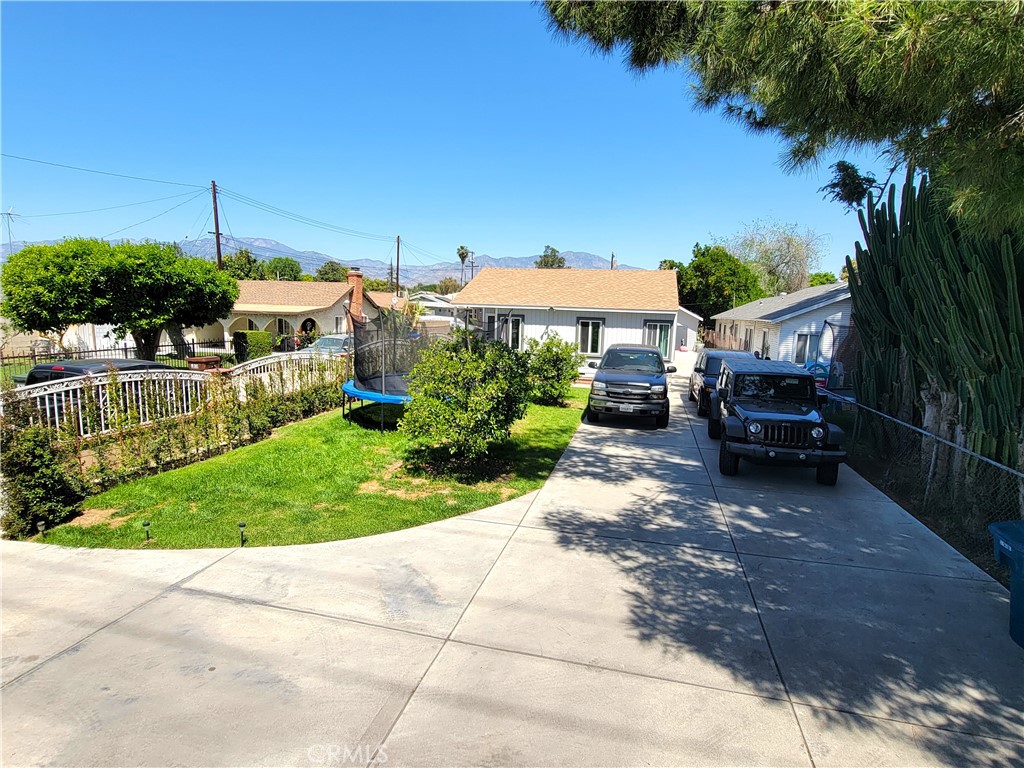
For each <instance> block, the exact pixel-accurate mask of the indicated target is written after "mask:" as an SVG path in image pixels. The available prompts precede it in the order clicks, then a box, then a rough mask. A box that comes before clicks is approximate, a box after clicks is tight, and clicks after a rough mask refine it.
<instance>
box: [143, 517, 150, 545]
mask: <svg viewBox="0 0 1024 768" xmlns="http://www.w3.org/2000/svg"><path fill="white" fill-rule="evenodd" d="M142 530H144V531H145V532H146V541H149V520H143V521H142Z"/></svg>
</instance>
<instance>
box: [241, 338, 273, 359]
mask: <svg viewBox="0 0 1024 768" xmlns="http://www.w3.org/2000/svg"><path fill="white" fill-rule="evenodd" d="M232 339H234V344H235V356H236V357H237V358H238V360H239V362H244V361H246V360H255V359H256V358H257V357H266V356H267V355H269V354H270V353H271V351H272V347H271V344H272V342H273V339H272V338H271V335H270V331H235V332H234V334H233V335H232Z"/></svg>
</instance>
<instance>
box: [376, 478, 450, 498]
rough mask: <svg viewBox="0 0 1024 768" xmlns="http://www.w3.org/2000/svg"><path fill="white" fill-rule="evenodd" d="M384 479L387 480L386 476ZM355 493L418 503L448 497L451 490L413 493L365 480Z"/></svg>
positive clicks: (424, 490) (406, 489)
mask: <svg viewBox="0 0 1024 768" xmlns="http://www.w3.org/2000/svg"><path fill="white" fill-rule="evenodd" d="M385 479H387V478H386V476H385ZM356 493H383V494H384V495H385V496H394V497H395V498H397V499H405V500H406V501H418V500H419V499H425V498H427V497H428V496H448V495H449V494H450V493H451V490H449V489H448V488H442V489H441V490H439V491H433V490H429V489H426V488H423V489H421V490H415V491H414V490H410V489H408V488H385V487H384V486H383V485H381V484H380V483H379V482H377V481H376V480H367V481H366V482H365V483H363V484H362V485H360V486H359V487H358V488H357V489H356Z"/></svg>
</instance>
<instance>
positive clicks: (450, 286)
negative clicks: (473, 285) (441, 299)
mask: <svg viewBox="0 0 1024 768" xmlns="http://www.w3.org/2000/svg"><path fill="white" fill-rule="evenodd" d="M458 290H459V283H458V281H457V280H456V279H455V278H454V277H442V278H441V281H440V282H439V283H438V284H437V292H438V293H440V294H441V295H443V296H447V295H448V294H449V293H456V292H458Z"/></svg>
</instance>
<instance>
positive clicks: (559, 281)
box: [452, 267, 701, 373]
mask: <svg viewBox="0 0 1024 768" xmlns="http://www.w3.org/2000/svg"><path fill="white" fill-rule="evenodd" d="M452 304H453V306H455V307H456V308H457V309H459V311H460V317H461V316H463V313H473V314H476V315H477V316H479V317H480V318H481V320H482V325H483V328H484V330H485V332H486V334H487V335H488V336H489V337H490V338H495V339H502V340H504V341H505V342H506V343H507V344H510V345H511V346H513V347H515V348H516V349H523V348H524V347H525V344H526V341H527V339H538V340H544V339H545V338H546V337H547V336H549V335H550V334H554V333H557V334H558V335H559V336H560V337H561V338H562V339H566V340H568V341H572V342H573V343H574V344H575V345H576V348H577V349H578V350H579V351H580V352H581V353H582V354H583V355H585V356H586V357H587V359H588V360H598V359H600V357H601V355H603V354H604V351H605V350H606V349H607V348H608V347H609V346H611V345H612V344H618V343H628V344H651V345H653V346H655V347H658V348H660V349H661V352H662V354H663V355H664V356H665V358H666V360H674V359H675V356H676V353H677V350H679V349H680V348H692V347H693V346H694V345H695V344H696V343H697V325H698V324H699V323H700V321H701V318H700V317H699V316H698V315H695V314H694V313H693V312H690V311H689V310H686V309H683V308H682V307H680V306H679V293H678V289H677V280H676V273H675V272H674V271H672V270H661V269H659V270H639V269H636V270H633V269H630V270H625V269H623V270H613V269H607V270H605V269H602V270H597V269H502V268H496V267H487V268H485V269H483V270H481V271H480V272H479V273H477V275H476V277H474V278H473V280H472V281H470V283H469V284H468V285H466V287H465V288H463V289H462V290H461V291H459V294H458V295H457V296H456V297H455V299H454V301H453V302H452ZM592 372H593V371H591V373H592Z"/></svg>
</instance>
